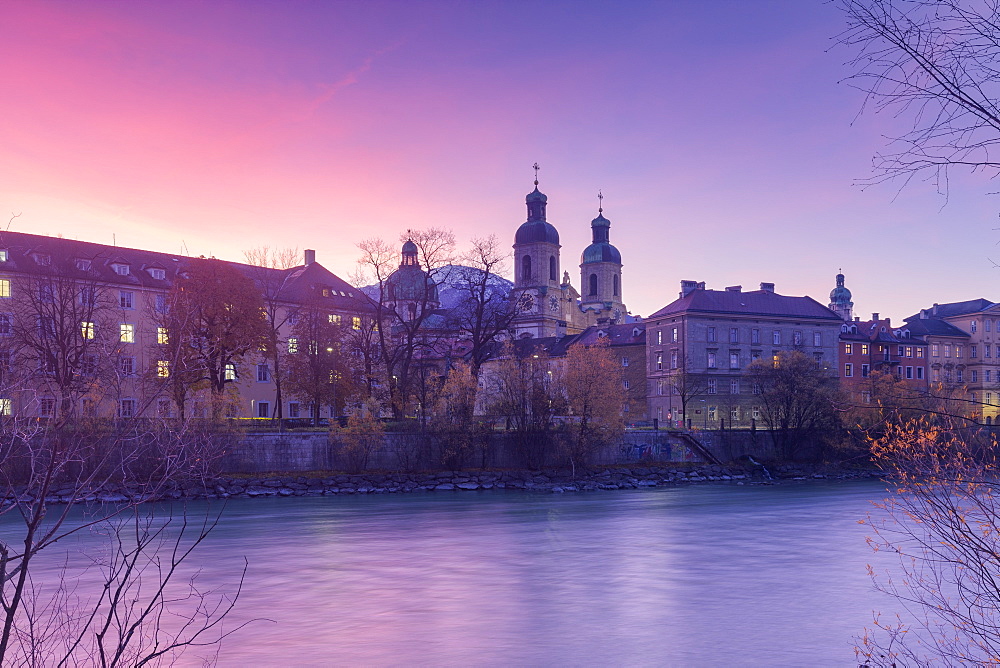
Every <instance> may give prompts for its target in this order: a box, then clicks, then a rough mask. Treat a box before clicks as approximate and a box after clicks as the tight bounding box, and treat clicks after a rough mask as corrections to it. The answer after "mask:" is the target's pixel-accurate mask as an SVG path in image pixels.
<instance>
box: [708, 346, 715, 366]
mask: <svg viewBox="0 0 1000 668" xmlns="http://www.w3.org/2000/svg"><path fill="white" fill-rule="evenodd" d="M708 368H709V369H715V368H716V366H715V353H714V352H713V351H711V350H709V351H708Z"/></svg>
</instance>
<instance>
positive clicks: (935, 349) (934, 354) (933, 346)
mask: <svg viewBox="0 0 1000 668" xmlns="http://www.w3.org/2000/svg"><path fill="white" fill-rule="evenodd" d="M939 353H940V348H939V347H938V344H936V343H932V344H931V357H938V355H939Z"/></svg>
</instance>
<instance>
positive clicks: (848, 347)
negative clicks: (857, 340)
mask: <svg viewBox="0 0 1000 668" xmlns="http://www.w3.org/2000/svg"><path fill="white" fill-rule="evenodd" d="M844 354H845V355H853V354H854V344H852V343H845V344H844Z"/></svg>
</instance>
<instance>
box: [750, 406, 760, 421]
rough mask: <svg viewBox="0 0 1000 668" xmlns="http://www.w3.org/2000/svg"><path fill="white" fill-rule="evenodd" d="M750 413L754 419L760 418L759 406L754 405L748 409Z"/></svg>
mask: <svg viewBox="0 0 1000 668" xmlns="http://www.w3.org/2000/svg"><path fill="white" fill-rule="evenodd" d="M750 415H751V416H753V419H754V420H759V419H760V406H754V407H753V408H751V409H750Z"/></svg>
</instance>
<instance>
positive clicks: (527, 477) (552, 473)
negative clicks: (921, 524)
mask: <svg viewBox="0 0 1000 668" xmlns="http://www.w3.org/2000/svg"><path fill="white" fill-rule="evenodd" d="M879 477H881V476H880V474H879V472H878V471H875V470H872V469H865V468H845V467H831V466H803V465H792V464H787V465H775V466H773V467H771V468H770V469H768V470H767V471H766V472H765V470H764V469H763V468H761V467H739V466H717V465H706V464H695V465H682V466H677V465H649V466H628V467H604V468H597V469H591V470H588V471H586V472H580V471H577V475H576V477H575V478H574V477H573V476H572V475H571V473H570V472H569V471H567V470H563V469H552V470H542V471H507V470H500V471H489V470H487V471H441V472H425V473H374V472H368V473H356V474H348V473H333V472H321V471H319V472H312V473H307V474H302V473H295V474H291V473H288V474H282V473H271V474H266V475H222V476H218V477H216V478H214V479H213V480H211V481H210V482H209V483H208V484H201V483H200V482H189V483H177V484H172V485H170V486H168V487H167V488H166V489H162V490H159V493H158V494H156V495H155V496H150V495H148V494H143V493H142V492H141V491H140V490H138V489H136V488H131V487H129V486H122V487H117V488H108V487H104V488H101V489H95V490H88V491H87V492H86V493H83V494H78V495H75V499H74V496H73V494H72V491H70V490H62V491H61V490H56V493H55V494H54V495H52V496H49V497H48V498H47V499H46V501H47V502H49V503H67V502H70V501H73V500H75V501H76V502H80V503H94V502H104V503H123V502H130V501H137V500H138V501H165V500H166V501H169V500H181V499H183V500H198V499H252V498H260V497H294V496H338V495H357V494H403V493H422V492H466V491H477V490H491V489H510V490H517V491H534V492H540V493H556V494H559V493H566V492H590V491H601V490H617V489H644V488H649V487H662V486H675V485H684V484H699V483H728V484H737V485H745V484H777V483H783V482H790V481H807V480H816V481H818V480H852V479H863V478H879ZM63 492H65V493H63ZM6 503H10V500H7V501H6Z"/></svg>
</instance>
